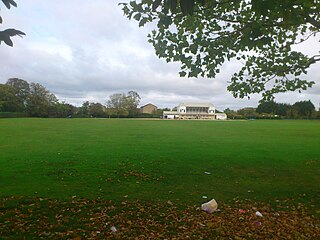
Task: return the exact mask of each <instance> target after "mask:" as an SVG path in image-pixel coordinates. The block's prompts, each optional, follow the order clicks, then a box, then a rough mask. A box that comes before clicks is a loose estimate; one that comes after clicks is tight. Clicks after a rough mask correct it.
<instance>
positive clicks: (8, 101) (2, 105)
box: [0, 84, 21, 112]
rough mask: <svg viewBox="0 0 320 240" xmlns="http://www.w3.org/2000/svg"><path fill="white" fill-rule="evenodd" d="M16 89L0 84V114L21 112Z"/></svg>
mask: <svg viewBox="0 0 320 240" xmlns="http://www.w3.org/2000/svg"><path fill="white" fill-rule="evenodd" d="M16 93H17V92H16V89H15V88H14V87H12V86H9V85H6V84H0V112H19V111H20V108H21V106H20V103H19V101H18V99H17V97H16Z"/></svg>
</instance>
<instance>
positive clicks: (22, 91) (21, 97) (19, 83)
mask: <svg viewBox="0 0 320 240" xmlns="http://www.w3.org/2000/svg"><path fill="white" fill-rule="evenodd" d="M6 84H7V85H9V86H12V87H13V88H14V89H15V90H16V97H17V101H19V104H20V111H25V108H26V101H27V97H28V95H29V93H30V85H29V83H28V82H27V81H25V80H23V79H19V78H9V79H8V81H7V82H6Z"/></svg>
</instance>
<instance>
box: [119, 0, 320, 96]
mask: <svg viewBox="0 0 320 240" xmlns="http://www.w3.org/2000/svg"><path fill="white" fill-rule="evenodd" d="M121 5H122V9H123V12H124V14H125V15H126V16H127V17H128V18H129V19H131V18H133V19H135V20H137V21H138V22H139V26H144V25H145V24H146V23H148V22H155V23H157V25H156V29H155V30H153V31H152V32H151V33H150V34H149V36H148V38H149V42H150V43H151V44H153V47H154V49H155V52H156V55H157V56H158V57H160V58H164V59H166V61H167V62H171V61H174V62H180V63H181V71H180V76H182V77H183V76H188V77H198V76H201V77H209V78H214V77H215V76H216V75H217V73H219V72H220V67H221V65H222V64H223V63H224V62H225V61H229V60H231V59H236V60H239V61H242V62H243V66H242V68H241V69H240V70H239V71H238V72H236V73H234V74H233V76H232V77H231V80H230V82H229V86H228V90H229V91H231V92H232V94H233V96H234V97H240V98H244V97H249V96H250V95H251V94H253V93H261V94H262V97H263V99H264V100H269V101H270V100H272V99H273V98H274V94H275V93H279V92H286V91H296V90H298V91H301V90H306V89H307V88H309V87H312V85H313V84H314V83H315V82H314V81H309V80H306V79H305V74H307V70H308V68H309V67H310V66H311V65H313V64H315V63H316V62H318V61H320V55H319V54H316V55H313V56H308V55H305V54H303V53H302V52H299V51H297V50H294V49H293V47H294V46H295V45H298V44H299V43H302V42H305V41H308V40H310V39H311V38H316V39H318V35H317V34H318V33H319V32H320V15H319V11H320V10H319V9H320V1H319V0H282V1H277V0H248V1H243V0H225V1H219V0H183V1H182V0H180V1H179V0H154V1H153V0H141V1H138V0H133V1H130V3H121Z"/></svg>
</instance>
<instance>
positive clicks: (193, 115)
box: [163, 103, 227, 120]
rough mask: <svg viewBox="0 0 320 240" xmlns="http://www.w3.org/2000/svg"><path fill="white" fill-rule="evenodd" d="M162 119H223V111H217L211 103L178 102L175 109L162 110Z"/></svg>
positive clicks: (224, 117) (224, 116)
mask: <svg viewBox="0 0 320 240" xmlns="http://www.w3.org/2000/svg"><path fill="white" fill-rule="evenodd" d="M163 118H164V119H212V120H214V119H217V120H220V119H221V120H222V119H223V120H225V119H227V115H226V114H225V113H217V112H216V108H215V107H214V106H213V104H212V103H180V104H179V106H178V107H177V110H176V111H164V112H163Z"/></svg>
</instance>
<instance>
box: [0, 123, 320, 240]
mask: <svg viewBox="0 0 320 240" xmlns="http://www.w3.org/2000/svg"><path fill="white" fill-rule="evenodd" d="M0 133H1V134H0V189H1V191H0V238H4V239H14V238H17V239H24V238H26V239H78V240H79V239H172V238H176V239H219V238H228V239H279V238H280V239H281V238H282V239H287V238H289V237H291V238H292V239H318V238H319V237H320V220H319V216H320V211H319V206H320V203H319V202H320V188H319V182H320V121H284V120H283V121H170V120H167V121H166V120H135V119H0ZM204 197H207V198H204ZM211 198H215V199H216V200H217V202H218V204H219V208H220V209H221V212H216V213H214V214H212V215H210V214H207V213H205V212H203V211H201V210H200V208H199V207H200V204H201V203H203V202H205V201H207V200H208V199H211ZM239 209H242V210H241V211H239ZM257 210H259V211H261V212H262V214H263V218H259V217H257V216H256V215H255V212H256V211H257ZM111 227H116V228H117V232H115V233H114V232H112V231H111Z"/></svg>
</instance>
